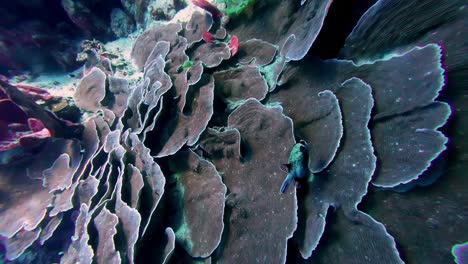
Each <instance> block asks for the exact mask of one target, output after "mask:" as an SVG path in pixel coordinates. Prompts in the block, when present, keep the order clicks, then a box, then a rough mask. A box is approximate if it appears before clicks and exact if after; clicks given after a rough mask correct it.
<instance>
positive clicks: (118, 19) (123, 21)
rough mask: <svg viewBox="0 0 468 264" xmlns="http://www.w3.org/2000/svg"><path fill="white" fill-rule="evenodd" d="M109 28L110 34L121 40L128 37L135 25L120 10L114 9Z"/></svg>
mask: <svg viewBox="0 0 468 264" xmlns="http://www.w3.org/2000/svg"><path fill="white" fill-rule="evenodd" d="M111 28H112V32H114V34H115V35H116V36H117V37H119V38H121V37H125V36H128V35H130V34H131V33H132V32H133V31H134V30H135V23H134V22H133V20H132V18H131V17H130V16H128V15H127V14H126V13H125V12H124V11H122V9H120V8H114V9H112V13H111Z"/></svg>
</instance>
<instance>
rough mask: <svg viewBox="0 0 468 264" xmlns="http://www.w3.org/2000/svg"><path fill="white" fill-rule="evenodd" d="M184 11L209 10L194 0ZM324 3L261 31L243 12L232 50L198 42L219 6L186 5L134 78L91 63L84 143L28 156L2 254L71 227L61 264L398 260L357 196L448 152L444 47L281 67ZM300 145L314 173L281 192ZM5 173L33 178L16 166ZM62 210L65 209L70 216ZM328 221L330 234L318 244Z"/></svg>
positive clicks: (136, 53) (296, 55) (154, 35)
mask: <svg viewBox="0 0 468 264" xmlns="http://www.w3.org/2000/svg"><path fill="white" fill-rule="evenodd" d="M382 2H384V1H382ZM379 3H381V1H379ZM194 4H197V5H199V6H204V7H205V9H208V10H209V11H210V7H209V6H208V5H207V4H206V2H205V1H194ZM330 4H331V1H307V2H304V3H303V5H301V6H300V7H299V5H297V6H290V5H291V4H290V3H288V1H281V2H278V3H276V4H273V5H271V6H269V7H268V8H269V9H270V10H272V12H265V13H264V14H261V15H259V17H260V18H261V19H266V18H268V16H272V17H273V15H274V14H277V12H280V11H281V10H283V9H284V8H285V6H286V7H287V8H291V10H292V9H293V8H297V10H295V11H296V13H294V15H292V16H286V17H283V19H284V20H285V22H284V26H285V28H284V30H283V31H282V32H281V34H280V33H278V32H277V31H268V30H264V31H265V32H258V31H259V27H258V25H257V24H256V23H257V22H258V19H257V18H255V17H253V18H250V19H251V20H253V21H251V22H252V25H253V26H252V25H247V26H244V25H240V26H237V27H236V26H235V25H236V24H233V26H232V27H233V29H234V32H235V34H236V35H231V36H233V37H232V38H231V41H230V43H224V42H213V43H209V42H208V43H207V42H206V41H202V40H203V34H204V33H205V32H208V31H210V30H211V31H212V32H214V31H216V32H221V33H220V35H224V36H225V35H227V34H226V32H227V30H226V29H225V28H224V27H223V25H215V26H216V27H219V28H218V29H212V28H211V27H212V26H213V20H214V21H216V20H217V19H219V18H220V16H219V15H216V13H215V12H216V10H214V11H213V10H211V11H210V12H211V15H210V14H207V13H205V14H201V13H198V12H196V13H194V15H193V16H192V18H191V20H190V21H189V22H187V23H173V24H167V25H158V26H156V27H154V28H151V29H148V30H147V31H145V32H144V33H142V34H141V35H140V36H139V37H138V38H137V39H136V41H135V44H134V46H133V50H132V58H133V60H134V62H135V64H136V65H137V67H138V68H139V69H141V70H142V71H143V78H142V80H141V81H139V82H137V83H136V84H129V82H127V81H126V80H125V79H121V78H117V77H115V76H112V74H113V73H112V72H109V73H107V74H106V73H104V72H103V71H102V70H101V69H99V68H93V69H92V70H91V71H90V72H89V74H87V75H86V76H84V77H83V79H82V80H81V81H80V83H79V84H78V88H77V90H76V93H75V95H74V99H75V102H76V104H77V105H78V106H79V107H81V109H82V110H83V111H87V114H88V116H89V119H87V120H85V121H84V123H85V125H84V127H85V130H84V133H83V138H82V140H81V141H79V142H78V141H77V140H68V141H65V142H64V141H60V142H59V143H61V144H63V145H66V146H67V147H64V148H60V145H56V142H51V144H50V146H49V147H50V148H51V149H53V150H54V152H52V153H50V154H49V155H48V156H47V159H45V160H44V161H36V163H34V164H33V165H34V168H37V172H35V173H34V174H33V177H34V178H33V179H36V180H40V181H39V182H40V183H39V184H38V183H37V182H34V183H35V185H32V186H33V187H29V188H31V192H32V193H33V194H34V196H35V198H37V200H38V201H40V204H39V205H40V206H38V207H37V208H35V211H34V213H35V215H39V216H38V217H34V215H32V214H27V215H25V216H20V215H19V214H20V213H19V210H17V208H31V207H32V205H31V204H30V203H28V202H27V201H26V200H25V198H24V197H22V196H20V197H19V198H21V199H18V203H17V204H15V205H16V207H15V206H11V207H9V208H8V212H9V213H10V214H11V215H12V216H15V217H17V218H18V220H16V222H15V225H11V226H7V223H8V222H9V221H12V222H13V221H15V220H13V218H12V217H11V216H9V218H5V217H7V216H8V215H1V216H2V218H1V219H6V220H4V221H3V222H1V223H0V231H1V232H0V234H1V235H4V236H5V237H7V242H5V243H4V244H5V245H7V254H8V256H9V258H10V259H14V258H17V257H19V256H20V255H21V254H22V253H23V252H24V251H25V250H26V249H27V248H28V247H29V246H30V245H31V243H32V242H33V241H35V240H39V241H40V242H41V244H44V243H45V244H46V243H47V239H53V238H54V237H56V235H55V234H53V233H54V231H53V230H55V229H56V230H60V231H67V232H68V234H70V236H73V239H70V237H65V238H62V239H61V240H60V241H61V242H63V244H64V247H65V248H64V249H63V252H64V254H63V256H62V257H61V261H63V262H91V261H92V260H93V259H96V260H97V261H98V262H102V263H119V262H121V261H127V262H129V263H134V262H138V261H141V260H142V259H145V260H148V259H151V260H152V261H156V262H161V263H166V262H168V261H170V259H171V258H173V260H174V261H181V262H184V263H189V262H194V261H205V262H211V261H213V262H216V263H231V262H236V261H237V262H242V263H249V262H253V261H261V262H267V263H285V262H286V261H287V260H288V258H294V257H295V256H294V255H292V256H291V255H289V256H288V254H289V253H291V252H292V254H294V251H296V250H297V251H299V253H300V255H301V256H302V257H303V258H304V259H308V258H320V260H322V261H324V262H329V263H345V262H346V263H362V262H363V261H371V262H379V261H381V262H384V263H401V262H402V261H403V260H402V257H401V256H400V254H399V252H398V250H397V247H396V242H395V239H394V238H393V237H392V236H391V235H390V234H389V232H388V231H387V229H386V227H385V226H384V225H383V224H381V223H379V222H378V221H376V220H375V219H374V218H373V217H372V216H370V215H368V214H366V213H364V212H363V211H361V208H358V205H359V204H360V203H361V201H362V199H363V198H364V196H365V195H366V193H367V191H368V188H369V183H371V184H373V185H375V186H379V187H383V188H392V187H394V186H397V185H401V184H405V183H407V182H410V181H413V180H415V179H417V178H418V177H420V176H421V174H422V173H423V172H424V171H425V170H426V169H427V168H428V166H429V164H430V163H431V162H432V161H433V160H434V159H435V158H436V157H437V156H438V155H439V154H440V153H441V152H442V151H443V150H444V149H445V148H446V146H445V145H446V143H447V138H446V137H445V136H444V134H442V133H441V132H440V131H439V128H440V127H441V126H442V125H444V124H445V123H446V122H447V118H448V116H449V114H450V108H449V107H448V105H447V104H446V103H443V102H440V101H437V96H438V93H439V92H440V90H441V88H442V86H443V84H444V83H443V81H442V80H443V75H444V69H443V68H442V67H441V65H440V60H441V57H442V56H443V55H444V54H441V50H440V46H439V45H437V44H433V43H432V42H430V43H426V44H425V45H421V46H418V47H415V46H414V45H413V46H412V47H411V48H407V47H405V48H404V49H402V51H401V52H396V51H395V50H392V52H389V53H383V54H371V55H372V56H370V55H369V56H367V55H366V56H364V57H365V58H372V60H362V61H359V60H358V59H359V58H360V56H359V52H358V51H356V52H355V53H350V54H352V56H351V55H350V56H351V57H352V58H354V57H353V56H355V57H356V58H358V59H356V61H359V64H356V63H354V62H352V61H349V60H328V61H323V60H319V59H310V58H307V63H302V62H301V61H298V62H291V60H301V59H302V58H303V57H304V56H305V54H306V53H307V52H308V51H309V48H310V47H311V46H312V44H313V42H314V40H315V38H316V37H317V35H318V33H319V32H320V30H321V26H322V24H323V21H324V19H325V16H326V15H327V11H328V9H329V7H330ZM207 6H208V7H207ZM379 6H380V4H377V5H376V7H374V8H377V7H379ZM288 10H289V9H288ZM218 11H219V10H218ZM371 18H372V17H371ZM371 18H369V16H364V18H363V19H371ZM269 19H272V18H269ZM365 23H369V22H365V21H364V22H361V23H360V24H359V27H364V25H365ZM254 26H256V28H254ZM245 27H247V29H246V30H244V29H245ZM358 32H360V31H356V32H354V33H353V34H357V33H358ZM365 32H366V31H364V33H365ZM229 33H232V32H229ZM254 33H255V34H254ZM257 33H258V34H257ZM353 34H352V36H353ZM216 35H217V34H216ZM237 35H238V36H239V39H242V40H246V41H244V42H240V43H238V39H237V37H235V36H237ZM254 35H255V36H254ZM257 37H258V38H261V39H256V38H257ZM349 41H350V43H353V42H352V41H355V39H354V38H350V39H349ZM349 47H352V45H351V46H349ZM350 49H351V48H350ZM351 50H353V49H351ZM386 50H387V49H386ZM344 54H348V53H347V52H344ZM234 55H236V56H234ZM376 56H377V57H376ZM187 61H192V62H193V63H192V64H191V66H190V67H182V65H183V64H184V63H185V62H187ZM109 98H112V100H109ZM18 113H20V112H18ZM21 118H22V119H21V121H22V122H23V123H22V124H25V123H24V122H25V121H24V120H27V117H24V116H21ZM36 125H37V126H36ZM44 125H46V124H45V123H44ZM30 126H31V130H32V131H35V130H39V129H40V128H41V125H40V124H39V123H34V122H32V123H31V125H30ZM36 127H37V128H36ZM33 128H34V129H33ZM298 139H304V140H306V141H307V142H308V143H309V144H310V146H311V147H310V149H309V150H308V151H309V164H308V165H309V168H310V170H312V171H313V172H314V173H315V174H316V177H315V179H314V181H305V182H304V184H303V187H302V188H301V189H299V190H296V189H291V188H290V189H291V190H290V191H288V192H287V193H285V194H280V193H278V189H279V187H280V186H281V182H282V180H283V179H284V176H285V175H284V172H282V171H281V170H280V167H279V166H280V164H283V163H286V161H287V159H288V154H289V151H290V149H291V148H292V146H293V145H294V143H295V142H296V141H298ZM65 143H66V144H65ZM80 146H81V147H82V148H83V151H79V147H80ZM408 146H412V147H411V148H409V147H408ZM412 157H417V159H412ZM14 169H15V170H14V172H15V174H16V175H19V176H20V178H21V179H24V181H25V182H28V180H27V178H28V177H29V176H31V175H28V171H27V170H24V169H23V168H21V167H15V168H14ZM59 175H64V177H59ZM5 178H7V179H9V180H11V181H12V180H13V179H12V175H10V174H5ZM28 183H29V182H28ZM11 184H12V186H14V187H15V190H19V189H21V188H22V187H24V186H23V185H22V184H14V183H13V182H12V183H11ZM49 205H51V207H52V208H51V209H48V207H47V206H49ZM330 208H333V209H334V210H333V211H332V210H329V209H330ZM72 212H73V213H72ZM68 215H75V216H76V217H74V218H73V219H72V221H69V220H68V223H66V221H67V218H65V217H64V216H68ZM46 216H47V217H46ZM329 217H334V218H335V220H336V221H334V222H332V221H327V219H328V218H329ZM64 221H65V222H64ZM62 223H63V224H62ZM22 229H24V230H25V231H26V233H24V232H22V231H20V230H22ZM43 230H46V231H43ZM326 230H333V231H334V232H337V233H339V236H337V237H336V238H334V241H333V243H332V244H331V245H329V246H328V247H325V248H323V249H319V248H320V246H319V243H321V241H322V240H323V239H322V238H323V235H324V234H325V233H326ZM42 232H44V234H43V233H42ZM93 234H97V236H95V237H93V236H92V235H93ZM116 238H124V239H122V240H121V241H122V242H121V243H115V242H114V241H116V240H117V239H116ZM18 241H19V242H21V243H16V242H18ZM11 245H20V246H17V247H12V246H11ZM154 245H161V246H160V247H158V248H155V247H154ZM356 248H358V250H359V253H360V254H357V253H358V252H357V250H356ZM318 250H321V251H320V254H318V253H317V251H318ZM174 253H175V254H174Z"/></svg>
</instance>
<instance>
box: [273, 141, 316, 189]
mask: <svg viewBox="0 0 468 264" xmlns="http://www.w3.org/2000/svg"><path fill="white" fill-rule="evenodd" d="M308 162H309V146H308V144H307V142H305V141H304V140H301V141H299V143H296V144H295V145H294V146H293V148H292V150H291V152H290V153H289V159H288V164H283V166H282V168H283V169H284V170H285V171H286V172H287V173H288V175H287V176H286V179H284V181H283V184H282V185H281V189H280V192H281V193H285V192H286V190H287V189H288V186H289V185H290V184H291V182H292V181H293V180H296V181H297V180H301V179H304V178H305V177H307V176H308V175H309V174H310V172H309V166H308Z"/></svg>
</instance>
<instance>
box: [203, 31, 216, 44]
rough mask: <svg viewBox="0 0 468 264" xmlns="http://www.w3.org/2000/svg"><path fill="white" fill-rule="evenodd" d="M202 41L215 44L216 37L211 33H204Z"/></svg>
mask: <svg viewBox="0 0 468 264" xmlns="http://www.w3.org/2000/svg"><path fill="white" fill-rule="evenodd" d="M202 39H203V40H204V41H205V42H207V43H213V42H214V41H215V37H214V36H213V34H211V33H210V32H203V33H202Z"/></svg>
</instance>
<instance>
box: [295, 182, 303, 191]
mask: <svg viewBox="0 0 468 264" xmlns="http://www.w3.org/2000/svg"><path fill="white" fill-rule="evenodd" d="M301 186H302V184H301V183H300V182H298V181H297V182H296V189H299V188H301Z"/></svg>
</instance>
